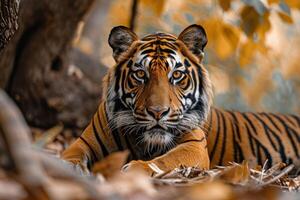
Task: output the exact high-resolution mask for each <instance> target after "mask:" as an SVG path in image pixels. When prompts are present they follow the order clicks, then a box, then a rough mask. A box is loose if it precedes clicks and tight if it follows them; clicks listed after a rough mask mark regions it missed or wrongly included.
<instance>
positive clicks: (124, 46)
mask: <svg viewBox="0 0 300 200" xmlns="http://www.w3.org/2000/svg"><path fill="white" fill-rule="evenodd" d="M137 39H138V37H137V35H136V34H135V33H134V32H132V31H131V30H130V29H129V28H127V27H125V26H116V27H114V28H113V29H112V30H111V31H110V34H109V38H108V43H109V45H110V47H111V48H112V49H113V57H114V59H115V60H116V62H118V60H119V56H120V55H121V54H122V53H124V52H125V51H127V50H128V49H129V47H130V46H131V44H132V43H133V42H134V41H135V40H137Z"/></svg>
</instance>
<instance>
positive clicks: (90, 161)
mask: <svg viewBox="0 0 300 200" xmlns="http://www.w3.org/2000/svg"><path fill="white" fill-rule="evenodd" d="M79 138H80V139H81V140H82V141H83V142H84V144H85V145H86V146H87V147H88V148H89V149H90V151H91V152H92V158H91V159H88V162H87V164H88V168H89V169H91V167H92V165H93V163H94V162H95V161H97V154H96V152H95V151H94V149H93V148H92V147H91V146H90V144H89V143H88V142H87V141H86V140H85V139H84V138H83V137H82V136H79Z"/></svg>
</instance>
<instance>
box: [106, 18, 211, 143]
mask: <svg viewBox="0 0 300 200" xmlns="http://www.w3.org/2000/svg"><path fill="white" fill-rule="evenodd" d="M206 43H207V37H206V33H205V30H204V29H203V27H202V26H200V25H195V24H194V25H191V26H189V27H187V28H186V29H184V30H183V31H182V33H181V34H180V35H179V36H178V37H176V36H173V35H171V34H166V33H155V34H151V35H147V36H145V37H143V38H142V39H139V38H138V36H137V35H136V34H135V33H134V32H132V31H131V30H130V29H128V28H126V27H124V26H118V27H114V28H113V29H112V30H111V33H110V36H109V45H110V46H111V47H112V49H113V57H114V59H115V61H116V65H115V67H113V68H111V69H110V70H109V72H108V74H107V76H106V79H105V81H104V95H103V96H104V100H105V101H106V103H107V105H108V106H107V113H108V118H109V126H110V128H111V129H120V128H121V129H122V130H123V132H124V134H130V135H133V136H134V137H136V139H137V141H138V142H140V143H144V144H145V145H146V146H147V147H148V148H149V147H155V146H160V147H162V148H164V147H168V146H171V145H173V144H174V143H175V142H176V140H177V139H178V138H180V136H181V135H182V134H184V133H185V132H188V131H191V130H192V129H195V128H199V127H201V126H202V125H203V122H204V121H205V120H206V118H207V115H208V113H209V109H210V106H211V101H212V89H211V83H210V79H209V76H208V73H207V70H206V69H205V68H204V67H203V66H202V65H201V62H202V59H203V55H204V52H203V50H204V47H205V45H206Z"/></svg>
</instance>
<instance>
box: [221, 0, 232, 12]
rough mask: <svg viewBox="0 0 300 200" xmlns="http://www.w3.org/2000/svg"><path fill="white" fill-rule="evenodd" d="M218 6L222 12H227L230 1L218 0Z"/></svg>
mask: <svg viewBox="0 0 300 200" xmlns="http://www.w3.org/2000/svg"><path fill="white" fill-rule="evenodd" d="M219 4H220V6H221V7H222V9H223V10H224V11H228V10H229V9H230V4H231V0H219Z"/></svg>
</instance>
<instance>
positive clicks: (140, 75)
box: [135, 70, 145, 78]
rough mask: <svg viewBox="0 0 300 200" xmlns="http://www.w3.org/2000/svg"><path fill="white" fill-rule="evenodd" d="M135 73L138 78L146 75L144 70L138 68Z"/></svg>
mask: <svg viewBox="0 0 300 200" xmlns="http://www.w3.org/2000/svg"><path fill="white" fill-rule="evenodd" d="M135 74H136V76H137V77H138V78H144V76H145V72H144V71H143V70H138V71H136V72H135Z"/></svg>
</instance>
